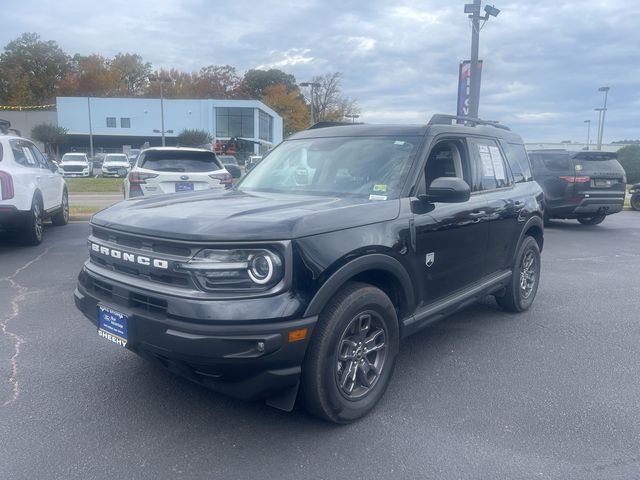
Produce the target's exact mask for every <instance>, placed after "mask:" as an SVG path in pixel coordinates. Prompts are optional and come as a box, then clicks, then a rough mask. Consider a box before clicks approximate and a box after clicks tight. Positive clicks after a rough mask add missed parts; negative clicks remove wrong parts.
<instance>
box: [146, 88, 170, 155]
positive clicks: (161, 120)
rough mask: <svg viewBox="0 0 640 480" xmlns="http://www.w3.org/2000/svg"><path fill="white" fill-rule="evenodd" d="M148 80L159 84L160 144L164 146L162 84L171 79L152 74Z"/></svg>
mask: <svg viewBox="0 0 640 480" xmlns="http://www.w3.org/2000/svg"><path fill="white" fill-rule="evenodd" d="M149 80H150V81H152V82H156V81H157V82H158V83H159V84H160V131H161V133H162V146H163V147H164V146H165V141H164V133H165V131H164V95H163V91H162V84H163V83H170V82H171V80H169V79H168V78H161V77H160V75H152V76H150V77H149Z"/></svg>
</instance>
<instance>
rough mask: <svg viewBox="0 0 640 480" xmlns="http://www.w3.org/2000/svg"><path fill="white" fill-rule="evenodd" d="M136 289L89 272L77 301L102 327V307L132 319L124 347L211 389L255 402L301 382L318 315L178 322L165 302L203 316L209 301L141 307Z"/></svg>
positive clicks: (216, 304)
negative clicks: (296, 334)
mask: <svg viewBox="0 0 640 480" xmlns="http://www.w3.org/2000/svg"><path fill="white" fill-rule="evenodd" d="M96 285H97V286H96ZM109 289H110V290H109ZM136 290H137V289H132V288H131V287H130V286H127V285H123V284H118V283H116V282H113V281H110V280H109V279H107V278H104V277H103V278H98V276H96V274H94V273H93V272H91V273H90V272H88V271H87V269H86V268H85V269H83V270H82V271H81V273H80V275H79V277H78V287H77V288H76V290H75V292H74V297H75V303H76V306H77V307H78V309H79V310H80V311H82V313H83V314H84V315H85V316H86V317H87V318H88V319H89V321H91V323H93V324H94V326H95V327H96V328H97V324H98V304H101V305H104V306H106V307H110V308H112V309H114V310H116V311H119V312H121V313H124V314H125V315H127V316H128V318H129V327H128V338H127V345H126V348H128V349H130V350H132V351H134V352H135V353H137V354H139V355H141V356H144V357H146V358H149V359H152V360H155V361H158V362H160V363H161V364H162V365H163V366H164V367H166V368H167V369H169V370H170V371H172V372H174V373H177V374H179V375H181V376H183V377H186V378H188V379H189V380H192V381H194V382H196V383H199V384H201V385H203V386H205V387H208V388H211V389H212V390H215V391H218V392H221V393H224V394H227V395H230V396H233V397H236V398H242V399H255V398H262V397H268V396H271V395H274V394H277V393H278V392H279V391H281V390H283V389H286V388H287V387H292V386H296V385H297V384H298V382H299V378H300V373H301V364H302V361H303V359H304V355H305V352H306V349H307V344H308V342H309V338H310V337H311V332H312V330H313V327H314V326H315V323H316V321H317V317H315V316H314V317H307V318H301V319H293V320H277V321H274V320H273V319H270V320H266V321H251V322H249V323H245V322H237V321H226V322H225V321H217V320H216V321H212V320H209V319H207V318H206V313H205V314H202V315H200V317H201V318H184V317H177V316H175V315H171V314H168V313H167V312H166V311H165V312H163V311H161V310H162V308H161V307H162V305H165V306H166V305H167V303H162V302H172V303H173V304H175V303H176V302H179V303H183V305H179V306H177V309H179V310H182V311H189V310H191V311H193V312H194V313H195V312H200V313H203V312H202V311H203V306H202V303H203V302H202V301H199V300H192V299H186V298H178V297H169V296H166V295H162V294H158V293H156V292H146V293H147V294H149V295H153V299H154V301H153V302H149V303H148V305H146V306H144V308H143V304H142V303H141V302H140V301H139V297H140V295H141V294H140V291H139V290H137V291H136ZM132 295H133V296H134V300H133V301H132ZM158 302H160V304H162V305H160V304H159V303H158ZM233 302H234V300H226V301H211V302H208V307H206V308H209V309H212V310H219V309H227V308H229V305H228V304H229V303H233ZM223 303H225V304H227V305H221V304H223ZM190 304H191V305H190ZM209 318H210V316H209ZM303 328H307V329H308V333H307V335H306V338H305V339H304V340H300V341H296V342H289V341H288V334H289V332H291V331H293V330H298V329H303ZM96 337H97V336H96Z"/></svg>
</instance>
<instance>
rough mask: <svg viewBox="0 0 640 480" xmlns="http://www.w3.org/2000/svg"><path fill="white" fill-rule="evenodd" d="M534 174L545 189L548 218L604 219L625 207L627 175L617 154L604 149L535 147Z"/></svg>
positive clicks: (591, 222) (589, 221)
mask: <svg viewBox="0 0 640 480" xmlns="http://www.w3.org/2000/svg"><path fill="white" fill-rule="evenodd" d="M529 159H530V160H531V165H532V167H533V178H534V179H535V180H536V181H537V182H538V183H539V184H540V186H541V187H542V190H543V191H544V220H545V222H548V221H549V219H551V218H574V219H576V220H578V221H579V222H580V223H582V224H583V225H597V224H599V223H602V221H603V220H604V219H605V217H606V216H607V215H611V214H612V213H617V212H619V211H621V210H622V208H623V207H624V194H625V188H626V182H627V179H626V177H625V172H624V169H623V168H622V165H620V164H619V163H618V160H617V154H615V153H611V152H600V151H582V152H570V151H567V150H561V149H557V150H531V151H530V152H529Z"/></svg>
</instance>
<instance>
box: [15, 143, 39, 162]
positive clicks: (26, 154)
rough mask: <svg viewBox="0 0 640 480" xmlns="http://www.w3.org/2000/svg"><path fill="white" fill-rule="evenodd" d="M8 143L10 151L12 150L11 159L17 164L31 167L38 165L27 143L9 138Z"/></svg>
mask: <svg viewBox="0 0 640 480" xmlns="http://www.w3.org/2000/svg"><path fill="white" fill-rule="evenodd" d="M9 144H10V145H11V151H12V152H13V159H14V160H15V161H16V163H17V164H18V165H22V166H23V167H33V168H35V167H37V166H38V162H37V161H36V159H35V157H34V156H33V153H31V151H30V150H29V147H27V145H25V144H24V143H23V142H21V141H19V140H10V141H9Z"/></svg>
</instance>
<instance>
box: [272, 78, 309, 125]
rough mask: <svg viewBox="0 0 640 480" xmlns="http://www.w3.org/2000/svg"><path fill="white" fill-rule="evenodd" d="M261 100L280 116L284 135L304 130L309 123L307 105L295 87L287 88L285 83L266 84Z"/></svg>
mask: <svg viewBox="0 0 640 480" xmlns="http://www.w3.org/2000/svg"><path fill="white" fill-rule="evenodd" d="M262 101H263V102H264V103H265V104H266V105H268V106H270V107H271V108H273V109H274V110H275V111H276V112H278V114H279V115H280V116H281V117H282V120H283V124H284V125H283V130H284V134H285V136H288V135H291V134H292V133H295V132H298V131H300V130H304V129H305V128H307V126H308V125H309V107H307V105H306V104H305V103H304V101H302V98H301V95H300V92H299V91H298V90H297V89H295V90H289V89H288V88H287V86H286V85H271V86H268V87H266V89H265V94H264V96H263V97H262Z"/></svg>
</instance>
